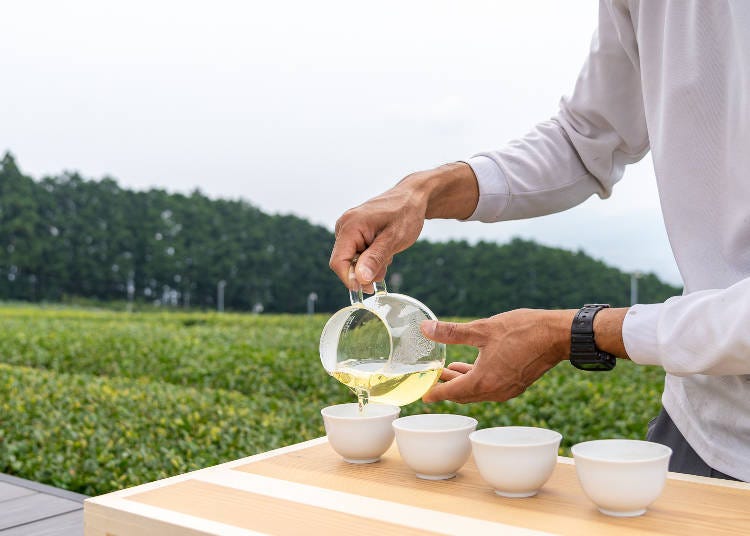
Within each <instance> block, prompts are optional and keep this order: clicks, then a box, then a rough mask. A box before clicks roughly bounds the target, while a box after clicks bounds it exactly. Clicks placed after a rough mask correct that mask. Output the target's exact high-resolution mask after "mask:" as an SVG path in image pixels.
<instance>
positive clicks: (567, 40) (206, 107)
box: [0, 0, 680, 284]
mask: <svg viewBox="0 0 750 536" xmlns="http://www.w3.org/2000/svg"><path fill="white" fill-rule="evenodd" d="M596 16H597V2H596V1H594V0H585V1H583V0H578V1H576V2H559V1H551V0H550V1H542V0H533V1H524V2H510V1H506V2H498V1H478V0H463V1H461V2H457V1H448V2H443V1H435V0H421V1H415V0H409V1H404V0H401V1H392V0H386V1H380V2H377V3H374V2H369V3H365V2H352V1H329V0H319V1H316V2H290V1H263V2H256V1H244V2H240V1H236V2H230V1H216V0H213V1H210V2H209V1H204V2H190V1H180V2H167V1H154V0H151V1H148V2H144V1H134V0H131V1H128V2H122V1H121V2H102V1H82V0H70V1H66V2H59V1H34V0H25V1H23V2H8V3H5V4H4V5H3V14H2V22H0V69H1V71H0V73H1V74H0V95H1V96H2V98H1V99H0V151H4V150H6V149H8V150H11V151H12V152H13V153H14V154H15V155H16V157H17V158H18V161H19V163H20V165H21V167H22V169H23V170H24V171H25V172H26V173H29V174H31V175H33V176H35V177H39V176H41V175H44V174H57V173H60V172H61V171H63V170H77V171H79V172H81V173H82V174H83V175H84V176H87V177H95V178H100V177H102V176H104V175H110V176H113V177H115V178H116V179H118V180H119V182H120V184H121V185H123V186H126V187H133V188H149V187H160V188H166V189H167V190H170V191H181V192H189V191H191V190H193V189H194V188H196V187H198V188H200V189H201V190H202V191H203V192H205V193H207V194H209V195H211V196H212V197H230V198H237V197H241V198H243V199H246V200H249V201H250V202H252V203H253V204H255V205H256V206H259V207H260V208H261V209H263V210H265V211H268V212H272V213H276V212H279V213H294V214H297V215H300V216H304V217H306V218H309V219H310V220H312V221H313V222H315V223H320V224H323V225H325V226H327V227H329V228H331V229H332V228H333V224H334V222H335V221H336V219H337V218H338V216H339V215H340V214H341V213H342V212H343V211H344V210H345V209H347V208H349V207H350V206H353V205H356V204H359V203H361V202H362V201H364V200H365V199H367V198H369V197H372V196H374V195H376V194H377V193H379V192H381V191H383V190H385V189H387V188H388V187H390V186H391V185H392V184H394V183H395V182H396V181H397V180H399V179H400V178H402V177H403V176H404V175H406V174H407V173H409V172H412V171H416V170H419V169H424V168H428V167H432V166H434V165H437V164H440V163H444V162H449V161H454V160H457V159H462V158H466V157H468V156H470V155H472V154H473V153H476V152H478V151H481V150H485V149H492V148H496V147H500V146H501V145H502V144H504V143H505V142H506V141H507V140H509V139H512V138H514V137H517V136H520V135H523V134H524V133H525V132H526V131H527V130H528V129H529V128H530V127H531V126H533V125H534V124H535V123H536V122H538V121H540V120H544V119H547V118H548V117H550V116H551V115H553V114H554V113H555V111H556V108H557V102H558V100H559V98H560V96H561V95H562V94H564V93H566V92H568V91H570V89H571V88H572V85H573V82H574V80H575V78H576V75H577V73H578V70H579V69H580V66H581V65H582V63H583V60H584V58H585V56H586V53H587V50H588V45H589V40H590V37H591V34H592V32H593V30H594V27H595V24H596ZM422 236H423V237H426V238H429V239H433V240H443V239H449V238H466V239H469V240H471V241H475V240H478V239H485V240H493V241H498V242H505V241H507V240H509V239H510V238H511V237H512V236H522V237H525V238H532V239H534V240H537V241H539V242H541V243H544V244H548V245H554V246H560V247H565V248H568V249H578V248H581V249H583V250H585V251H586V252H587V253H589V254H590V255H592V256H594V257H596V258H600V259H603V260H604V261H606V262H608V263H610V264H613V265H615V266H618V267H620V268H622V269H624V270H641V271H654V272H656V273H657V274H658V275H659V276H661V277H663V278H664V279H666V280H668V281H670V282H672V283H677V284H679V283H680V278H679V274H678V272H677V268H676V266H675V263H674V260H673V259H672V255H671V252H670V249H669V243H668V241H667V237H666V233H665V231H664V226H663V222H662V218H661V214H660V211H659V202H658V197H657V191H656V186H655V182H654V178H653V167H652V164H651V160H650V156H649V157H647V158H646V159H645V160H644V161H643V162H641V163H639V164H637V165H635V166H631V167H630V168H629V170H628V171H627V173H626V176H625V178H624V179H623V180H622V181H621V183H620V184H618V185H617V187H616V188H615V193H614V195H613V196H612V198H611V199H609V200H606V201H601V200H599V199H598V198H594V199H590V200H589V201H587V202H586V203H584V204H583V205H581V206H580V207H577V208H575V209H573V210H570V211H567V212H566V213H563V214H557V215H553V216H547V217H545V218H539V219H535V220H526V221H521V222H505V223H496V224H481V223H460V222H448V221H441V222H429V223H428V224H427V225H426V227H425V230H424V232H423V234H422Z"/></svg>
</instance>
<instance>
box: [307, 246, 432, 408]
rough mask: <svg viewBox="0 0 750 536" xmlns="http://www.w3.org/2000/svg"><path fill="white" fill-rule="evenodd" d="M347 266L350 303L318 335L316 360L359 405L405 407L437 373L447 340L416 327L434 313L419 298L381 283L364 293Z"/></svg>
mask: <svg viewBox="0 0 750 536" xmlns="http://www.w3.org/2000/svg"><path fill="white" fill-rule="evenodd" d="M355 264H356V260H355V261H354V262H353V263H352V265H351V267H350V269H349V279H350V281H351V282H350V290H349V296H350V299H351V305H350V306H348V307H345V308H343V309H341V310H339V311H337V312H336V313H334V315H333V316H332V317H331V318H330V319H329V320H328V322H327V323H326V325H325V327H324V328H323V333H322V334H321V337H320V360H321V362H322V363H323V367H324V368H325V369H326V371H327V372H328V373H329V374H330V375H331V376H333V377H334V378H336V379H337V380H339V381H340V382H341V383H343V384H344V385H346V386H348V387H349V388H350V389H351V390H352V391H354V393H355V394H356V395H357V398H358V400H359V403H360V408H362V407H363V405H364V404H366V403H367V402H368V400H369V401H372V402H378V403H384V404H395V405H399V406H403V405H405V404H409V403H411V402H414V401H415V400H417V399H419V398H420V397H421V396H422V395H423V394H425V393H426V392H427V391H428V390H429V389H430V388H431V387H432V386H433V385H434V384H435V382H437V380H438V378H439V377H440V372H441V370H442V368H443V365H445V344H443V343H436V342H434V341H431V340H430V339H427V338H426V337H425V336H424V335H422V332H421V331H420V329H419V326H420V324H421V323H422V321H424V320H437V317H436V316H435V315H434V314H433V312H432V311H430V309H429V308H428V307H427V306H426V305H424V304H423V303H421V302H419V301H418V300H415V299H414V298H411V297H409V296H406V295H404V294H395V293H389V292H388V290H387V289H386V286H385V282H383V281H375V282H373V284H372V287H373V288H372V290H373V294H372V295H371V296H369V297H368V298H366V299H365V298H364V295H363V291H362V287H361V286H360V285H359V283H358V282H357V281H356V278H355V277H354V267H355Z"/></svg>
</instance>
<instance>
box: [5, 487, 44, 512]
mask: <svg viewBox="0 0 750 536" xmlns="http://www.w3.org/2000/svg"><path fill="white" fill-rule="evenodd" d="M34 493H36V492H35V491H33V490H30V489H29V488H24V487H22V486H14V485H13V484H6V483H5V482H0V502H3V501H7V500H10V499H16V498H18V497H25V496H26V495H33V494H34ZM0 510H2V507H0Z"/></svg>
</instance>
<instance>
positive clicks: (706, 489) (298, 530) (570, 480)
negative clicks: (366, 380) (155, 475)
mask: <svg viewBox="0 0 750 536" xmlns="http://www.w3.org/2000/svg"><path fill="white" fill-rule="evenodd" d="M84 524H85V535H86V536H125V535H131V534H132V535H136V534H137V535H148V534H168V535H178V534H180V535H181V534H188V535H197V534H221V535H228V536H229V535H250V534H273V535H287V534H288V535H295V536H297V535H300V534H305V535H307V534H309V535H314V534H325V535H327V536H330V535H332V534H347V535H350V534H353V533H354V534H357V536H365V535H369V534H372V535H382V534H398V535H401V534H404V535H410V534H471V535H475V534H518V535H532V534H575V535H581V534H601V535H620V534H646V533H649V534H675V535H680V536H686V535H691V534H696V535H700V536H705V535H706V534H748V533H749V532H750V484H745V483H738V482H729V481H725V480H717V479H712V478H704V477H694V476H688V475H681V474H677V473H670V474H669V478H668V480H667V484H666V487H665V489H664V492H663V494H662V495H661V497H659V499H657V500H656V502H654V503H653V504H652V505H651V506H650V507H649V510H648V512H647V513H646V514H645V515H643V516H641V517H636V518H612V517H608V516H605V515H603V514H601V513H599V511H598V510H597V509H596V508H595V507H594V505H593V504H592V503H591V502H590V501H589V500H588V499H587V498H586V496H585V495H584V494H583V490H582V489H581V487H580V485H579V483H578V479H577V477H576V474H575V467H574V465H573V461H572V460H571V459H569V458H559V459H558V464H557V467H556V468H555V472H554V473H553V475H552V477H551V478H550V480H549V481H548V482H547V484H545V486H544V487H543V488H542V490H541V491H540V492H539V494H538V495H537V496H536V497H531V498H525V499H508V498H503V497H499V496H497V495H495V493H494V492H493V491H492V489H491V488H490V487H489V485H487V484H486V483H485V482H484V481H483V480H482V478H481V477H480V476H479V473H478V471H477V468H476V465H475V464H474V462H473V461H472V460H469V462H468V463H467V464H466V465H465V466H464V467H463V468H462V469H461V470H460V471H459V473H458V475H457V476H456V478H454V479H451V480H445V481H437V482H433V481H426V480H420V479H418V478H416V476H415V475H414V473H413V472H412V471H411V470H410V469H409V468H408V467H406V465H405V464H404V463H403V462H402V460H401V458H400V456H399V453H398V449H397V447H396V445H395V443H394V445H393V446H392V447H391V449H390V450H389V451H388V452H387V453H386V454H385V455H384V456H383V459H382V460H381V461H380V462H377V463H374V464H366V465H352V464H348V463H346V462H344V461H343V460H342V459H341V458H340V457H339V456H338V455H337V454H336V453H334V452H333V450H332V449H331V448H330V446H329V445H328V443H327V441H326V439H325V438H320V439H315V440H312V441H307V442H305V443H300V444H298V445H293V446H290V447H285V448H283V449H278V450H275V451H272V452H268V453H264V454H259V455H257V456H251V457H249V458H244V459H241V460H237V461H234V462H230V463H226V464H222V465H218V466H216V467H210V468H208V469H201V470H200V471H195V472H193V473H187V474H184V475H180V476H176V477H172V478H168V479H165V480H160V481H157V482H153V483H150V484H144V485H142V486H137V487H134V488H130V489H126V490H122V491H118V492H114V493H110V494H107V495H102V496H100V497H95V498H92V499H88V500H86V502H85V504H84Z"/></svg>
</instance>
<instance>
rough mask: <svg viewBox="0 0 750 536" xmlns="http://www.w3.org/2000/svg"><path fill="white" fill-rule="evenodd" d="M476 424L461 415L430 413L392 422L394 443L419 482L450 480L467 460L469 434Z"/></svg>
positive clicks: (468, 454) (469, 445)
mask: <svg viewBox="0 0 750 536" xmlns="http://www.w3.org/2000/svg"><path fill="white" fill-rule="evenodd" d="M476 427H477V420H476V419H472V418H471V417H465V416H463V415H450V414H440V413H431V414H423V415H410V416H408V417H401V418H400V419H396V420H395V421H393V429H394V430H395V431H396V443H397V444H398V450H399V452H400V453H401V458H402V459H403V460H404V462H405V463H406V465H408V466H409V467H410V468H411V469H412V470H413V471H414V472H415V473H417V476H418V477H419V478H424V479H426V480H445V479H447V478H453V477H454V476H456V471H458V470H459V469H460V468H461V467H462V466H463V465H464V464H465V463H466V460H468V459H469V456H470V455H471V443H469V434H470V433H471V432H473V431H474V430H475V429H476Z"/></svg>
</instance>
